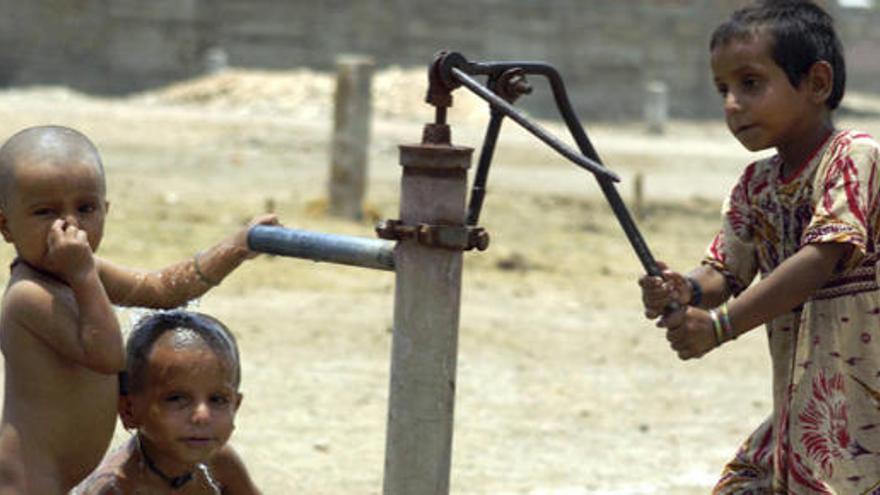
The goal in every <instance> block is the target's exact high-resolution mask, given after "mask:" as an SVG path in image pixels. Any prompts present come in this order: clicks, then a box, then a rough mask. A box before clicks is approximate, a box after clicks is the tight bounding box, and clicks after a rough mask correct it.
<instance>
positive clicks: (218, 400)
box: [211, 395, 229, 406]
mask: <svg viewBox="0 0 880 495" xmlns="http://www.w3.org/2000/svg"><path fill="white" fill-rule="evenodd" d="M211 403H212V404H215V405H218V406H225V405H226V404H229V397H226V396H225V395H213V396H211Z"/></svg>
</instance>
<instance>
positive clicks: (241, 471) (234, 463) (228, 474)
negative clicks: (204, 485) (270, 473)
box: [209, 444, 260, 494]
mask: <svg viewBox="0 0 880 495" xmlns="http://www.w3.org/2000/svg"><path fill="white" fill-rule="evenodd" d="M209 466H210V468H209V469H210V471H211V475H212V476H213V477H214V479H216V480H217V481H218V482H219V483H220V485H222V486H223V487H224V493H226V492H228V493H235V494H257V493H260V492H259V490H257V488H256V486H255V485H254V482H253V481H252V480H251V476H250V474H249V473H248V470H247V467H245V465H244V461H242V460H241V457H239V455H238V453H237V452H236V451H235V449H233V448H232V446H231V445H229V444H226V445H224V446H223V447H222V448H221V449H220V450H219V451H217V453H216V454H214V456H213V457H211V461H210V463H209Z"/></svg>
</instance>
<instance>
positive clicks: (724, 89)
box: [715, 85, 727, 96]
mask: <svg viewBox="0 0 880 495" xmlns="http://www.w3.org/2000/svg"><path fill="white" fill-rule="evenodd" d="M715 91H717V92H718V94H719V95H721V96H727V86H722V85H717V86H715Z"/></svg>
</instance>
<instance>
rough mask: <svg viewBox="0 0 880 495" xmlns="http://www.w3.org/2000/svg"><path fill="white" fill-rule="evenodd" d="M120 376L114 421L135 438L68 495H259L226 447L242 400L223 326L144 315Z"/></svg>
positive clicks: (182, 314) (195, 316)
mask: <svg viewBox="0 0 880 495" xmlns="http://www.w3.org/2000/svg"><path fill="white" fill-rule="evenodd" d="M124 377H125V378H124V379H123V380H122V382H123V387H122V391H121V395H120V398H119V417H120V418H121V419H122V423H123V424H124V425H125V427H126V428H128V429H131V430H134V431H135V434H134V436H132V438H131V439H130V440H129V441H128V442H126V443H125V444H124V445H123V446H122V447H121V448H120V449H119V450H118V451H116V452H114V453H113V454H112V455H110V456H109V457H108V458H107V459H106V460H105V461H104V462H103V463H102V464H101V466H100V467H99V468H98V469H97V470H96V471H95V472H94V473H93V474H92V475H91V476H89V477H88V478H87V479H86V481H84V482H83V483H82V485H80V486H79V487H78V489H77V490H75V492H74V493H76V494H77V495H115V494H127V493H139V494H144V495H146V494H151V493H155V494H163V493H169V492H172V491H173V492H174V493H179V494H180V495H213V494H218V495H219V494H221V493H222V494H224V495H254V494H256V493H258V491H257V489H256V487H255V486H254V484H253V482H252V481H251V479H250V476H249V475H248V472H247V469H246V468H245V466H244V464H243V463H242V462H241V460H240V458H239V457H238V455H237V454H236V453H235V451H234V450H233V449H232V447H230V446H229V445H227V444H226V442H227V440H229V437H230V435H232V431H233V429H234V428H235V424H234V421H235V413H236V412H237V411H238V406H239V405H241V398H242V395H241V393H240V392H239V384H240V382H241V365H240V361H239V357H238V347H237V346H236V343H235V338H234V337H233V335H232V333H231V332H230V331H229V329H227V328H226V326H224V325H223V324H222V323H220V322H219V321H217V320H216V319H214V318H212V317H210V316H208V315H205V314H201V313H195V312H190V311H181V310H175V311H168V312H160V313H156V314H153V315H150V316H148V317H146V318H144V319H143V320H141V321H140V322H139V323H138V324H137V325H136V326H135V328H134V330H132V332H131V335H130V336H129V338H128V343H127V345H126V372H125V374H124Z"/></svg>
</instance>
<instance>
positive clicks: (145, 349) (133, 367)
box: [119, 310, 241, 395]
mask: <svg viewBox="0 0 880 495" xmlns="http://www.w3.org/2000/svg"><path fill="white" fill-rule="evenodd" d="M178 330H190V331H193V332H195V333H196V334H198V335H199V336H200V337H201V338H202V340H204V341H205V343H207V344H208V346H209V347H210V348H211V349H212V350H213V351H214V352H216V353H217V354H219V355H221V356H226V357H227V358H228V359H230V361H231V363H232V365H233V369H234V373H235V377H234V383H235V387H236V388H238V385H239V383H240V382H241V363H240V361H239V357H238V345H237V344H236V342H235V337H234V336H233V335H232V332H230V331H229V329H228V328H226V325H224V324H223V323H221V322H220V321H219V320H217V319H216V318H214V317H212V316H208V315H206V314H203V313H197V312H193V311H184V310H173V311H162V312H158V313H154V314H151V315H149V316H147V317H145V318H143V319H141V320H140V321H139V322H138V323H137V324H136V325H135V327H134V329H132V331H131V334H130V335H129V336H128V341H127V342H126V345H125V350H126V361H125V363H126V364H125V371H123V372H122V373H120V376H119V385H120V387H119V388H120V393H121V394H122V395H127V394H130V393H137V392H140V391H141V390H142V388H143V386H144V383H145V382H146V372H147V364H148V361H149V357H150V352H151V351H152V350H153V345H154V344H155V343H156V341H157V340H158V339H159V337H161V336H162V335H164V334H165V333H166V332H173V331H178Z"/></svg>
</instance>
